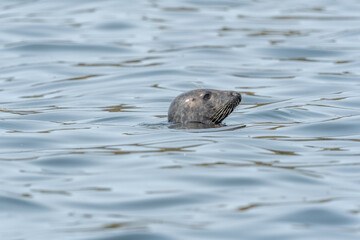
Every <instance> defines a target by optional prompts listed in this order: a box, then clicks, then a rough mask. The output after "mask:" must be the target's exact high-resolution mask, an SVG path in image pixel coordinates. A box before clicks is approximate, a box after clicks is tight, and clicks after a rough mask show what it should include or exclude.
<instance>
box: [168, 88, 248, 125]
mask: <svg viewBox="0 0 360 240" xmlns="http://www.w3.org/2000/svg"><path fill="white" fill-rule="evenodd" d="M240 102H241V94H240V93H238V92H235V91H221V90H214V89H195V90H192V91H189V92H186V93H183V94H181V95H179V96H177V97H176V98H175V99H174V100H173V101H172V103H171V105H170V107H169V112H168V121H169V122H170V123H177V124H180V125H189V126H190V127H191V125H198V124H201V125H203V126H209V127H211V126H216V125H219V124H220V123H221V122H222V121H223V120H224V119H225V118H226V117H227V116H229V114H230V113H232V112H233V111H234V109H235V108H236V107H237V106H238V105H239V104H240Z"/></svg>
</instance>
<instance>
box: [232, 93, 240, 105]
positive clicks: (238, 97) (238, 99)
mask: <svg viewBox="0 0 360 240" xmlns="http://www.w3.org/2000/svg"><path fill="white" fill-rule="evenodd" d="M229 95H230V96H231V97H233V98H235V99H236V102H238V104H240V102H241V94H240V93H239V92H235V91H231V92H230V93H229Z"/></svg>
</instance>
